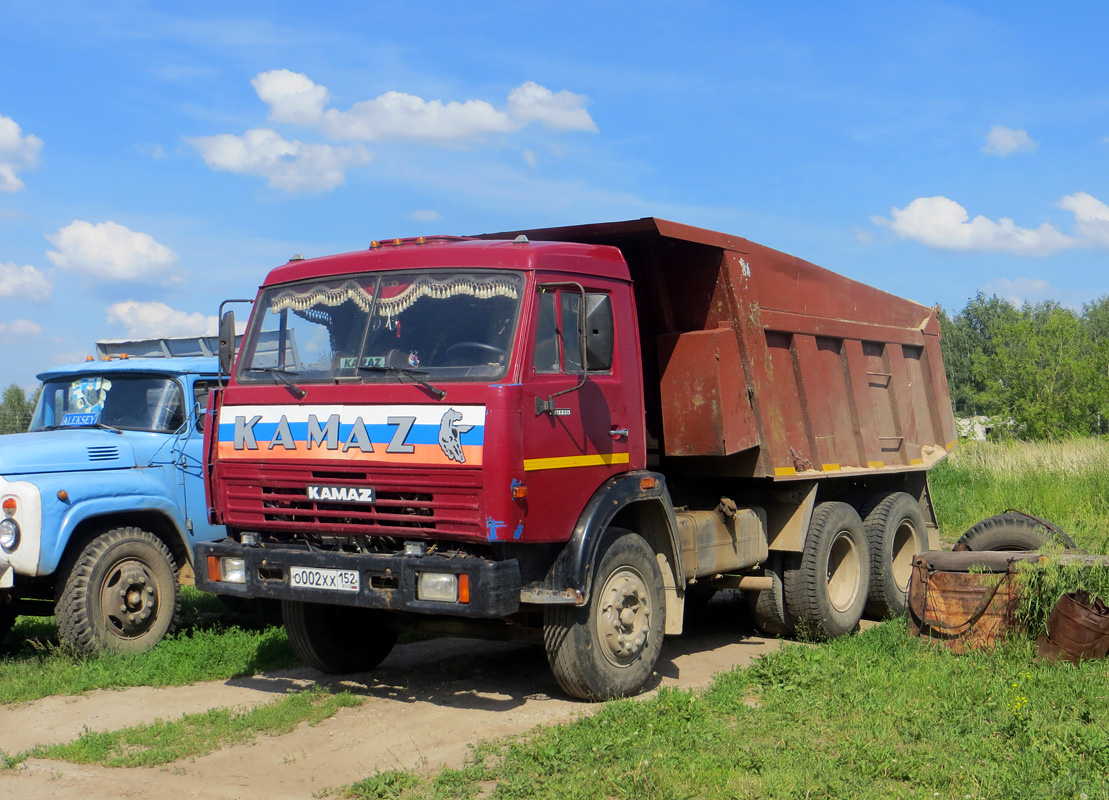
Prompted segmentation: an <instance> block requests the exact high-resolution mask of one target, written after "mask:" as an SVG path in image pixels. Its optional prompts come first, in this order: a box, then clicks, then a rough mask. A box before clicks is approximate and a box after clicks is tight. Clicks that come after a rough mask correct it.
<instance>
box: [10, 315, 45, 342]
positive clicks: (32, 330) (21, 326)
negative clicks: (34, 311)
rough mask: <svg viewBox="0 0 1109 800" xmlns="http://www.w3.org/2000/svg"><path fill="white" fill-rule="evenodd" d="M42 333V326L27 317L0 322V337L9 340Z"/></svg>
mask: <svg viewBox="0 0 1109 800" xmlns="http://www.w3.org/2000/svg"><path fill="white" fill-rule="evenodd" d="M40 333H42V326H41V325H39V324H38V323H36V322H31V321H30V320H29V319H16V320H12V321H11V322H0V339H4V340H7V341H11V340H13V339H26V338H27V337H29V336H38V335H39V334H40Z"/></svg>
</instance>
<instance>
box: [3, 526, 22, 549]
mask: <svg viewBox="0 0 1109 800" xmlns="http://www.w3.org/2000/svg"><path fill="white" fill-rule="evenodd" d="M17 547H19V523H17V522H16V521H15V520H14V519H3V520H0V549H3V551H4V552H5V553H12V552H15V549H16V548H17Z"/></svg>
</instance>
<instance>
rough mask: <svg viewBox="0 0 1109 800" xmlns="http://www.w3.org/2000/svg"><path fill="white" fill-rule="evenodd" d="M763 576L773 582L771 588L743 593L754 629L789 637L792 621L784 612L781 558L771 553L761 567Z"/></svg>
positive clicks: (791, 631) (769, 634)
mask: <svg viewBox="0 0 1109 800" xmlns="http://www.w3.org/2000/svg"><path fill="white" fill-rule="evenodd" d="M763 574H764V575H766V577H768V578H770V579H771V580H772V581H773V582H774V586H773V588H770V589H762V590H761V591H758V592H748V591H746V590H745V591H744V594H746V595H747V609H748V611H750V612H751V618H752V620H753V621H754V623H755V627H756V628H758V629H759V630H760V631H762V632H763V633H765V634H766V635H768V636H789V635H790V634H792V633H793V620H792V619H790V616H789V614H788V613H787V612H786V598H785V587H784V586H783V585H782V556H781V554H780V553H772V554H771V556H770V558H769V559H767V562H766V563H765V564H764V565H763Z"/></svg>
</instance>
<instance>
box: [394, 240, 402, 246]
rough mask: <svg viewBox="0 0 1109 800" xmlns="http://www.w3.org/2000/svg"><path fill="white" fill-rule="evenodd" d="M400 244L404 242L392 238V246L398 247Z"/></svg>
mask: <svg viewBox="0 0 1109 800" xmlns="http://www.w3.org/2000/svg"><path fill="white" fill-rule="evenodd" d="M402 244H404V242H402V241H401V240H400V239H394V240H393V247H400V246H401V245H402Z"/></svg>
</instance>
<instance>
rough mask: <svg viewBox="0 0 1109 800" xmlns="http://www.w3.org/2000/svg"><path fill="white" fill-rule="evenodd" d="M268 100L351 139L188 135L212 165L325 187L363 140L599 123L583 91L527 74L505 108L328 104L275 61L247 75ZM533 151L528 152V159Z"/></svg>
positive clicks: (591, 127)
mask: <svg viewBox="0 0 1109 800" xmlns="http://www.w3.org/2000/svg"><path fill="white" fill-rule="evenodd" d="M251 85H252V86H253V87H254V91H255V92H256V93H257V94H258V97H259V99H260V100H262V102H264V103H265V104H266V105H268V106H269V112H268V116H269V119H270V120H272V121H273V122H276V123H281V124H288V125H300V126H303V127H306V128H308V129H311V130H313V131H314V132H316V133H318V134H321V135H323V136H327V137H329V138H331V139H334V140H346V141H349V142H352V143H354V144H352V146H349V147H334V146H330V145H324V144H315V143H305V142H301V141H295V140H293V141H290V140H287V139H285V138H284V137H283V136H282V135H281V134H279V133H278V132H277V131H275V130H272V129H268V128H256V129H253V130H249V131H247V132H246V133H245V134H243V135H242V136H237V135H234V134H220V135H216V136H204V137H199V138H194V139H189V140H188V142H189V143H190V144H191V145H192V146H193V147H195V148H196V149H197V150H198V151H199V152H200V154H201V156H202V157H203V159H204V161H205V163H206V164H207V165H208V166H209V167H210V168H211V169H214V170H221V171H225V172H234V173H238V174H241V175H255V176H259V177H262V178H265V179H266V180H267V181H268V182H269V185H270V186H271V187H273V188H276V189H281V190H283V191H286V192H289V193H293V192H326V191H330V190H331V189H334V188H335V187H336V186H339V185H341V184H342V183H343V182H344V181H345V179H346V170H347V169H349V168H352V167H357V166H361V165H363V164H367V163H369V162H370V160H371V154H370V153H369V152H368V151H367V150H365V149H364V148H363V147H362V146H361V145H360V144H358V143H360V142H387V141H396V142H416V143H424V144H433V145H438V146H445V147H449V146H455V147H457V146H460V145H462V144H469V143H474V142H479V141H482V140H484V139H486V138H488V137H490V136H498V137H503V136H505V135H507V134H511V133H514V132H517V131H519V130H521V129H523V128H524V127H526V126H528V125H530V124H531V123H539V124H540V125H542V126H543V127H545V128H552V129H560V130H578V131H592V132H595V131H596V130H597V125H596V123H594V121H593V118H592V117H590V116H589V112H588V111H586V110H585V104H586V102H587V100H586V98H585V97H584V96H582V95H579V94H574V93H573V92H568V91H560V92H553V91H551V90H550V89H548V88H546V87H544V86H540V85H539V84H537V83H535V82H534V81H527V82H525V83H523V84H521V85H520V86H518V87H516V88H515V89H513V90H512V91H511V92H509V94H508V97H507V100H506V104H505V107H504V108H497V107H495V106H494V105H493V104H492V103H490V102H488V101H485V100H464V101H458V100H450V101H446V102H444V101H442V100H425V99H423V98H422V97H417V96H416V95H412V94H406V93H404V92H395V91H391V92H385V93H384V94H381V95H379V96H378V97H376V98H374V99H372V100H362V101H359V102H357V103H354V104H353V105H352V106H351V107H350V108H349V109H347V110H345V111H344V110H341V109H338V108H332V107H330V101H331V95H330V93H329V92H328V90H327V87H326V86H321V85H319V84H317V83H316V82H314V81H313V80H312V79H311V78H309V77H308V76H307V75H305V74H304V73H302V72H293V71H291V70H287V69H275V70H270V71H268V72H260V73H258V75H256V76H255V77H254V79H253V80H252V81H251ZM533 158H534V156H530V157H529V156H528V155H525V159H526V160H529V161H531V160H532V159H533Z"/></svg>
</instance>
